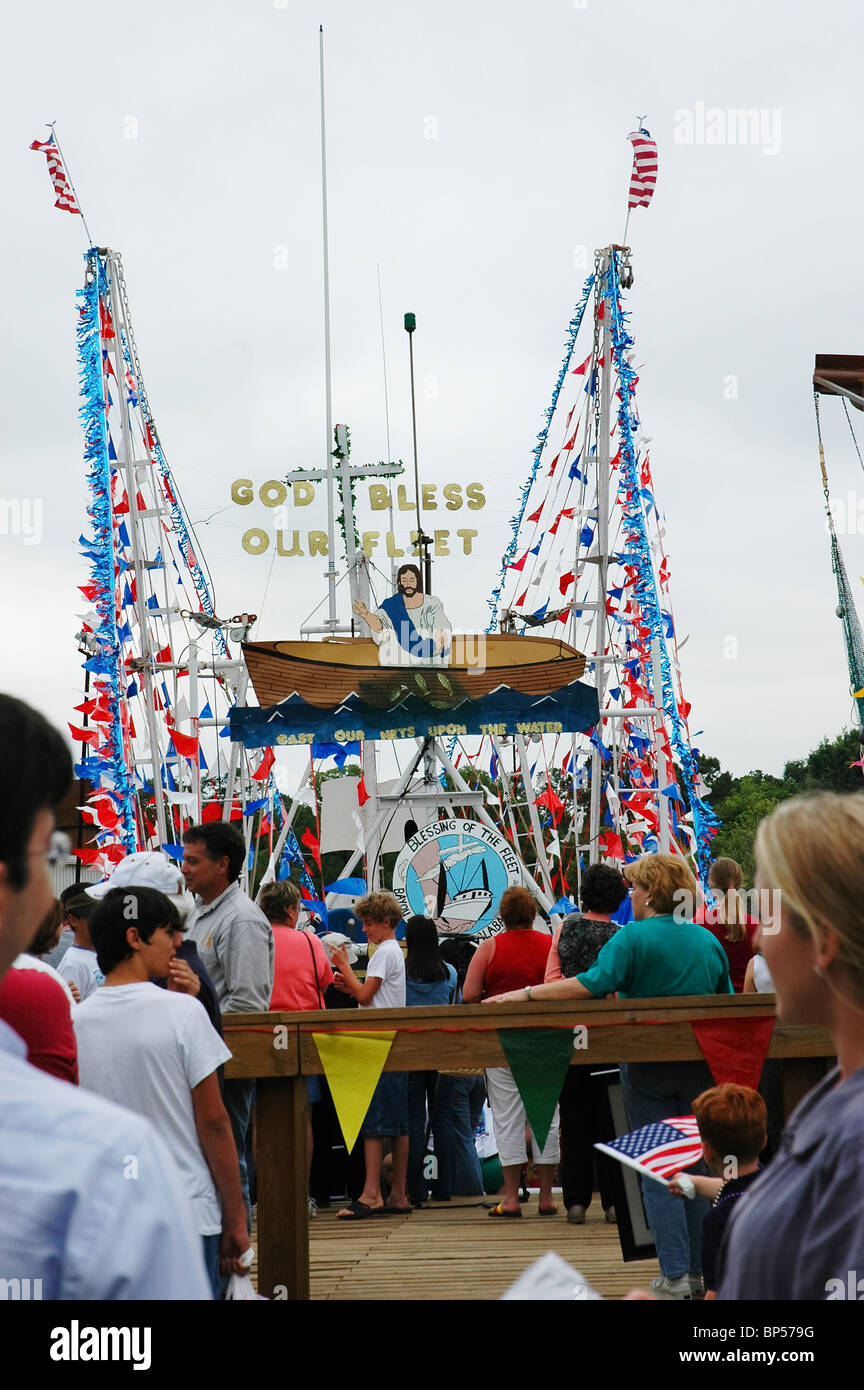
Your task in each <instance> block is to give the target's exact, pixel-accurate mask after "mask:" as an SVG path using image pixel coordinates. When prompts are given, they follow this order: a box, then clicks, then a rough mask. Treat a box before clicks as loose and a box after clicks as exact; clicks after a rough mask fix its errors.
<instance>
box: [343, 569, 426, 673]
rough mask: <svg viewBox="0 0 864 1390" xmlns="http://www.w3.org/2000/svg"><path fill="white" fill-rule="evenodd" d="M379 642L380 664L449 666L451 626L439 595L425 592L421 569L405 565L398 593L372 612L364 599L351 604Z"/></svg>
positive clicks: (400, 572) (398, 583)
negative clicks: (437, 596) (435, 595)
mask: <svg viewBox="0 0 864 1390" xmlns="http://www.w3.org/2000/svg"><path fill="white" fill-rule="evenodd" d="M352 606H353V609H354V612H355V613H356V614H357V616H358V618H362V619H363V621H364V622H365V623H367V624H368V626H369V631H370V633H371V634H372V640H373V641H374V642H376V643H377V644H378V661H379V664H380V665H381V666H447V665H449V662H450V635H451V628H450V623H449V620H448V618H447V614H446V613H445V612H444V605H443V603H442V602H441V600H440V598H435V597H434V595H432V594H424V592H423V589H422V580H421V577H420V570H419V569H418V568H417V566H416V565H402V566H401V568H400V569H399V571H398V573H397V575H396V592H395V594H393V596H392V597H391V598H385V600H384V602H383V603H382V604H381V607H380V608H378V609H376V611H375V612H374V613H372V612H371V611H370V610H369V609H368V608H367V607H366V605H365V603H363V601H362V600H361V599H357V600H355V602H354V604H353V605H352Z"/></svg>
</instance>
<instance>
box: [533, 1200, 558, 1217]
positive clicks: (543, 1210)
mask: <svg viewBox="0 0 864 1390" xmlns="http://www.w3.org/2000/svg"><path fill="white" fill-rule="evenodd" d="M537 1215H538V1216H557V1215H558V1208H557V1207H556V1205H555V1203H554V1202H553V1203H552V1205H551V1207H538V1208H537Z"/></svg>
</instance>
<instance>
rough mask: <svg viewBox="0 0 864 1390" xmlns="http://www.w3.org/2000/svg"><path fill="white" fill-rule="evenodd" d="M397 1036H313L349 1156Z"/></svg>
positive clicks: (339, 1034)
mask: <svg viewBox="0 0 864 1390" xmlns="http://www.w3.org/2000/svg"><path fill="white" fill-rule="evenodd" d="M395 1036H396V1032H395V1030H392V1031H386V1032H385V1031H382V1032H374V1033H366V1032H363V1033H361V1032H352V1033H313V1034H312V1038H313V1040H314V1042H315V1047H316V1048H317V1050H318V1056H319V1058H320V1059H321V1065H322V1067H323V1068H324V1075H325V1076H326V1077H327V1084H328V1086H329V1087H330V1093H331V1095H332V1097H333V1104H334V1106H335V1108H336V1115H337V1118H338V1120H339V1125H340V1128H341V1130H342V1136H343V1138H344V1140H345V1147H346V1148H347V1150H348V1152H349V1153H351V1152H352V1150H353V1148H354V1145H355V1144H356V1143H357V1137H358V1135H359V1133H360V1129H361V1126H362V1124H363V1121H364V1119H365V1118H366V1112H367V1110H368V1109H369V1106H370V1104H371V1101H372V1096H373V1095H374V1092H375V1087H376V1086H377V1085H378V1078H379V1077H380V1075H381V1073H382V1071H383V1070H384V1064H385V1063H386V1061H387V1058H388V1056H389V1053H390V1048H391V1046H392V1043H393V1039H394V1038H395Z"/></svg>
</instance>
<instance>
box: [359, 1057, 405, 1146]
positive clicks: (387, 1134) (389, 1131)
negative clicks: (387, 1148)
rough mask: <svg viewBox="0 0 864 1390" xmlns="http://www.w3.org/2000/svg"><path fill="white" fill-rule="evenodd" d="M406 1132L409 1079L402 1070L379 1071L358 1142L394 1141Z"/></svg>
mask: <svg viewBox="0 0 864 1390" xmlns="http://www.w3.org/2000/svg"><path fill="white" fill-rule="evenodd" d="M407 1133H408V1078H407V1074H406V1073H405V1072H404V1071H382V1073H381V1076H380V1077H379V1079H378V1085H377V1086H376V1087H375V1093H374V1095H373V1096H372V1101H371V1104H370V1106H369V1109H368V1110H367V1111H366V1118H365V1119H364V1121H363V1127H362V1129H361V1130H360V1138H361V1139H383V1138H396V1137H397V1136H399V1135H401V1134H407Z"/></svg>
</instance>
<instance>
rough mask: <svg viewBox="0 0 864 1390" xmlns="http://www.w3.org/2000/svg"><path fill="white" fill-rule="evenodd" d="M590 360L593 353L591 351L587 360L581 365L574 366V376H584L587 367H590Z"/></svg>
mask: <svg viewBox="0 0 864 1390" xmlns="http://www.w3.org/2000/svg"><path fill="white" fill-rule="evenodd" d="M590 361H591V354H590V352H589V354H588V356H587V357H586V358H585V361H584V362H583V363H582V364H581V365H580V366H578V367H574V368H573V371H572V373H571V375H572V376H584V375H585V372H586V371H587V369H588V363H589V362H590Z"/></svg>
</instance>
